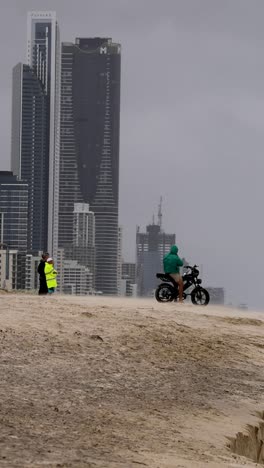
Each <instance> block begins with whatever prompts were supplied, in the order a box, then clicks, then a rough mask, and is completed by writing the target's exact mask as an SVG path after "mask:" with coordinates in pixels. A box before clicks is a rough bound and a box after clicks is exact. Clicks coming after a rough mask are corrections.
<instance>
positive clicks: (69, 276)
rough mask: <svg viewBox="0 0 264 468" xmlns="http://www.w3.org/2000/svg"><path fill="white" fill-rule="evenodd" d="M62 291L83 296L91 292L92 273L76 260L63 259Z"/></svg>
mask: <svg viewBox="0 0 264 468" xmlns="http://www.w3.org/2000/svg"><path fill="white" fill-rule="evenodd" d="M63 292H64V293H65V294H74V295H78V296H83V295H87V294H92V293H93V274H92V273H91V272H90V270H89V268H87V267H85V266H84V265H80V264H79V263H78V262H77V261H76V260H64V280H63Z"/></svg>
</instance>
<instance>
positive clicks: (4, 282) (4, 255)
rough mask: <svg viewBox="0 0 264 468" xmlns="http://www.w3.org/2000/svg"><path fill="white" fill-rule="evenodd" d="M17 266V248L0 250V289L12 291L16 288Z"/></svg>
mask: <svg viewBox="0 0 264 468" xmlns="http://www.w3.org/2000/svg"><path fill="white" fill-rule="evenodd" d="M17 266H18V251H17V250H9V249H5V250H4V249H3V250H0V289H5V290H7V291H12V290H15V289H17V288H18V275H17V273H18V268H17Z"/></svg>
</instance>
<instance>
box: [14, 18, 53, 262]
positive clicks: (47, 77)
mask: <svg viewBox="0 0 264 468" xmlns="http://www.w3.org/2000/svg"><path fill="white" fill-rule="evenodd" d="M60 51H61V47H60V42H59V29H58V24H57V20H56V13H55V12H45V11H44V12H42V11H33V12H30V13H28V42H27V59H28V65H23V64H18V65H17V66H16V67H15V68H14V70H13V110H12V157H11V159H12V165H11V168H12V171H13V172H14V174H15V175H17V176H19V177H21V178H23V179H24V180H25V181H26V182H27V183H28V185H29V219H28V234H29V235H28V250H31V251H32V250H33V251H34V250H47V249H48V250H49V252H50V253H51V254H52V255H53V256H54V257H55V258H56V254H57V248H58V210H59V198H58V197H59V160H60V158H59V150H60V58H61V55H60Z"/></svg>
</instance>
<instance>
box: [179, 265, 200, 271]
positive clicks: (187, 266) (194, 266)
mask: <svg viewBox="0 0 264 468" xmlns="http://www.w3.org/2000/svg"><path fill="white" fill-rule="evenodd" d="M197 267H198V265H193V267H192V266H190V265H186V266H184V267H183V268H190V270H194V268H197Z"/></svg>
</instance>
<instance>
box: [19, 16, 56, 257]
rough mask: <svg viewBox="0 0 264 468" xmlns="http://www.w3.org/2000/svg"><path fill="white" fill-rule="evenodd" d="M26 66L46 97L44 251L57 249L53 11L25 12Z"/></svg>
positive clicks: (54, 26) (53, 253) (54, 17)
mask: <svg viewBox="0 0 264 468" xmlns="http://www.w3.org/2000/svg"><path fill="white" fill-rule="evenodd" d="M27 55H28V57H27V58H28V65H29V66H30V68H31V69H32V71H33V73H34V75H35V76H36V77H37V78H38V80H39V82H40V83H41V85H42V89H43V92H44V94H45V96H46V116H47V119H46V135H47V139H46V142H47V145H46V151H47V158H48V163H49V175H48V223H47V224H48V251H49V252H50V253H51V254H52V255H53V256H54V257H55V258H56V255H57V249H58V214H59V161H60V64H61V45H60V35H59V27H58V23H57V19H56V13H55V12H53V11H33V12H30V13H28V46H27Z"/></svg>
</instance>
